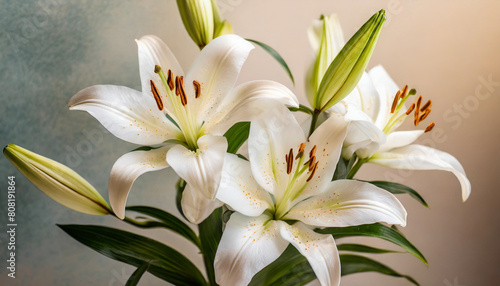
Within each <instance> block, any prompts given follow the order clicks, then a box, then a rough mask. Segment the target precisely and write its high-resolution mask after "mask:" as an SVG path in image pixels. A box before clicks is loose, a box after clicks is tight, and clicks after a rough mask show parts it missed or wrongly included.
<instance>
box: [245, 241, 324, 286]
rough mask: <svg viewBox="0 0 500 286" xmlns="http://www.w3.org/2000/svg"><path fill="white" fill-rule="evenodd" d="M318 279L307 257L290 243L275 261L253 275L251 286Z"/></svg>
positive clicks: (298, 282)
mask: <svg viewBox="0 0 500 286" xmlns="http://www.w3.org/2000/svg"><path fill="white" fill-rule="evenodd" d="M314 279H316V275H315V274H314V272H313V270H312V268H311V266H310V265H309V262H308V261H307V259H306V258H305V257H304V256H302V254H300V253H299V252H298V251H297V249H296V248H295V247H293V245H291V244H290V245H289V246H288V247H287V249H286V250H285V251H284V252H283V253H282V254H281V256H280V257H278V259H276V260H275V261H274V262H273V263H271V264H269V265H268V266H266V267H265V268H264V269H262V270H261V271H259V272H258V273H257V274H255V276H254V277H253V279H252V281H251V282H250V284H248V285H249V286H271V285H273V286H288V285H305V284H307V283H309V282H311V281H313V280H314Z"/></svg>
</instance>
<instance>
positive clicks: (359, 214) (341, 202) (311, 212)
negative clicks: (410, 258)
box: [285, 180, 406, 227]
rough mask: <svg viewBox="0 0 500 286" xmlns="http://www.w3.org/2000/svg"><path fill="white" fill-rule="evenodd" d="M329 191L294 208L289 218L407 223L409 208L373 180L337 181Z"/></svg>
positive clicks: (333, 223)
mask: <svg viewBox="0 0 500 286" xmlns="http://www.w3.org/2000/svg"><path fill="white" fill-rule="evenodd" d="M327 189H328V191H326V192H324V193H323V194H321V195H319V196H315V197H313V198H311V199H308V200H305V201H303V202H301V203H299V204H297V205H296V206H294V207H293V208H292V210H291V211H290V212H289V213H288V214H287V215H286V216H285V219H292V220H300V221H302V222H304V223H306V224H309V225H314V226H319V227H332V226H338V227H345V226H352V225H361V224H369V223H375V222H386V223H388V224H399V225H402V226H405V225H406V210H405V209H404V207H403V205H402V204H401V203H400V202H399V200H398V199H397V198H396V197H395V196H394V195H393V194H391V193H389V192H387V191H385V190H383V189H381V188H379V187H376V186H374V185H372V184H370V183H365V182H359V181H354V180H338V181H333V182H331V183H330V184H329V186H328V188H327Z"/></svg>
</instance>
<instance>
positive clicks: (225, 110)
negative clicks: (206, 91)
mask: <svg viewBox="0 0 500 286" xmlns="http://www.w3.org/2000/svg"><path fill="white" fill-rule="evenodd" d="M269 100H273V101H276V102H278V103H281V104H283V105H286V106H293V107H298V106H299V101H298V99H297V97H296V96H295V94H293V92H292V91H291V90H290V89H288V88H287V87H286V86H284V85H282V84H280V83H277V82H274V81H269V80H258V81H250V82H246V83H244V84H241V85H239V86H237V87H236V88H234V89H233V90H232V91H231V92H230V93H229V94H228V95H227V96H226V97H224V98H221V99H220V102H219V103H218V105H217V106H214V107H213V108H216V110H215V112H212V113H211V117H210V118H209V119H208V121H207V122H206V123H205V125H204V128H205V129H206V130H207V131H208V132H210V133H211V134H217V135H223V134H224V133H225V132H226V131H227V130H228V129H229V128H230V127H231V126H233V124H235V123H237V122H242V121H251V120H253V119H255V118H257V117H258V116H260V115H261V114H262V113H263V112H266V110H267V109H268V108H269V105H268V104H266V103H265V102H267V101H269Z"/></svg>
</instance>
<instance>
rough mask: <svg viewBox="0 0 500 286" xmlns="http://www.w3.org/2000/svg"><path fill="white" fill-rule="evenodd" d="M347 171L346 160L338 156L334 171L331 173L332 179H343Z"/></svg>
mask: <svg viewBox="0 0 500 286" xmlns="http://www.w3.org/2000/svg"><path fill="white" fill-rule="evenodd" d="M347 171H348V170H347V162H346V161H345V160H344V159H342V158H340V159H339V161H338V162H337V167H336V168H335V173H333V178H332V181H335V180H342V179H345V178H346V177H347Z"/></svg>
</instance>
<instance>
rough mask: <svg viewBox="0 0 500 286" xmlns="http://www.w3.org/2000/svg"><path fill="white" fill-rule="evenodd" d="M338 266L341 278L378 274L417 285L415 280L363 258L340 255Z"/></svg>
mask: <svg viewBox="0 0 500 286" xmlns="http://www.w3.org/2000/svg"><path fill="white" fill-rule="evenodd" d="M340 266H341V271H342V276H345V275H349V274H354V273H361V272H378V273H381V274H385V275H390V276H394V277H403V278H406V279H408V281H410V282H412V283H413V284H415V285H419V284H418V283H417V281H415V279H413V278H412V277H410V276H408V275H403V274H399V273H398V272H396V271H394V270H392V269H391V268H389V267H387V266H385V265H384V264H382V263H380V262H378V261H375V260H373V259H370V258H368V257H364V256H358V255H351V254H341V255H340Z"/></svg>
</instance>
